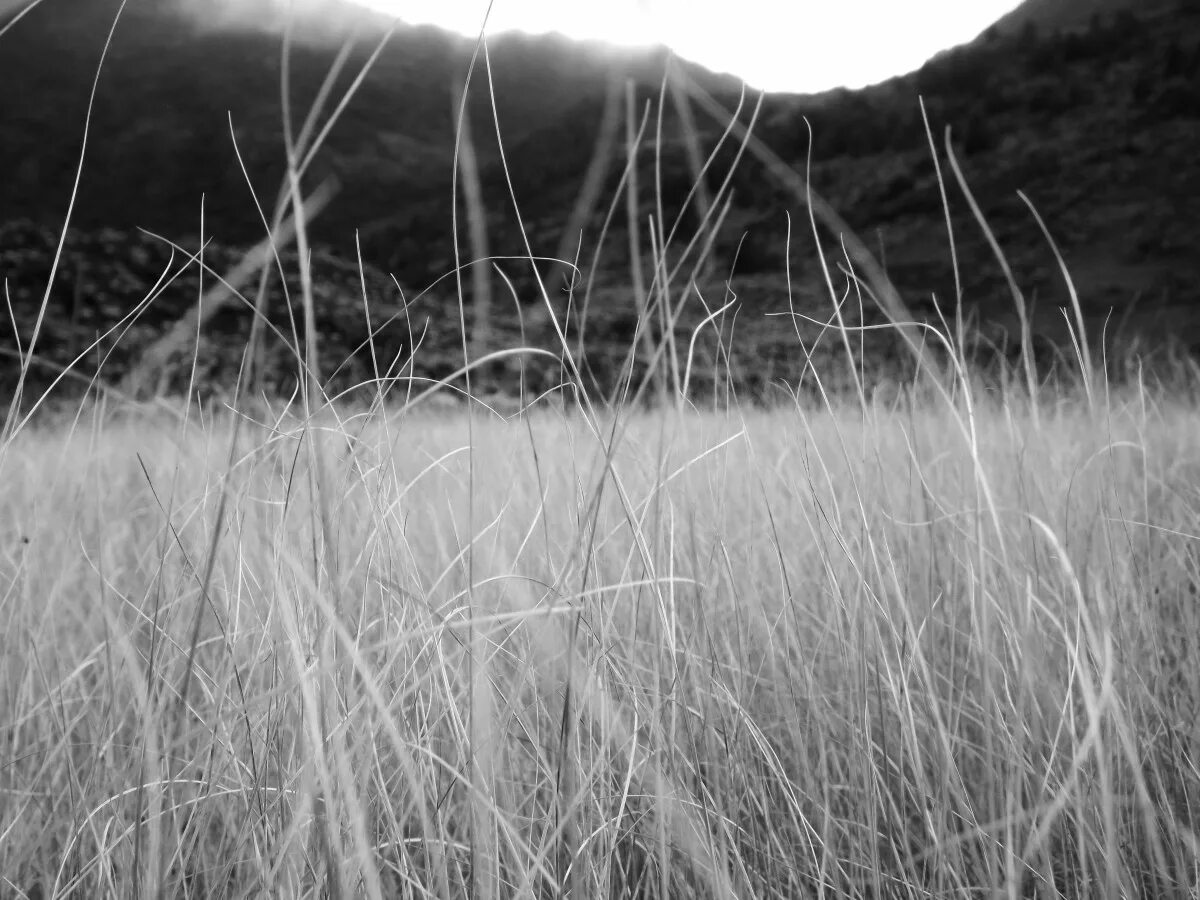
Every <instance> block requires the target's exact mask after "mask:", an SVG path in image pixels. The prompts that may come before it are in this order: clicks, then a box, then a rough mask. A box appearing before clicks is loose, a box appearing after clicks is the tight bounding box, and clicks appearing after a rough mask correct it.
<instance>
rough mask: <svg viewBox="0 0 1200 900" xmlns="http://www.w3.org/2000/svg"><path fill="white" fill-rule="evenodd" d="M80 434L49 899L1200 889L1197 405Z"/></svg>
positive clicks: (49, 585) (912, 399)
mask: <svg viewBox="0 0 1200 900" xmlns="http://www.w3.org/2000/svg"><path fill="white" fill-rule="evenodd" d="M959 387H960V390H959V391H958V393H957V395H955V396H947V397H944V398H942V399H940V400H938V399H931V398H930V397H922V396H918V395H916V394H910V395H908V396H907V398H901V399H898V400H892V401H889V402H888V403H883V402H881V401H875V402H872V401H871V400H869V399H868V400H867V401H866V402H865V403H861V404H855V403H852V402H846V401H839V402H831V403H830V404H828V405H826V406H824V407H813V406H805V405H804V404H801V403H796V404H793V405H791V406H788V405H781V406H779V407H777V408H774V409H770V410H762V409H759V410H749V409H745V410H737V409H734V410H730V411H725V412H711V411H710V412H700V411H696V410H683V411H671V412H661V411H660V412H658V413H647V412H645V411H636V410H615V411H609V412H607V413H597V414H595V415H589V414H586V413H584V412H581V411H578V410H574V411H572V410H563V409H558V410H554V409H552V408H541V409H538V410H535V411H532V412H527V413H526V414H524V415H512V416H509V417H504V416H501V415H499V414H495V413H491V412H488V411H487V410H486V409H483V408H481V407H474V408H472V409H467V408H465V407H464V408H460V409H458V410H457V411H440V412H426V411H423V410H422V409H421V408H419V407H418V408H416V409H413V410H399V411H398V410H395V409H387V408H377V409H363V410H359V411H358V413H357V414H356V415H347V417H346V418H345V419H343V420H338V419H336V418H334V417H333V416H332V413H330V412H329V411H326V413H325V415H324V416H322V417H321V418H319V419H313V420H307V421H306V420H304V419H303V418H302V417H299V416H297V415H295V414H294V411H293V412H290V413H289V414H287V415H284V414H282V413H278V414H276V416H275V417H273V418H272V417H269V416H267V415H266V413H265V410H264V411H263V414H262V415H260V417H259V418H257V419H253V418H242V419H239V417H235V416H234V415H233V414H231V413H229V412H228V411H225V412H221V411H218V412H215V413H211V414H209V415H207V416H205V415H200V414H198V413H193V414H191V415H190V416H189V415H186V414H184V413H180V412H178V411H176V413H175V414H174V415H167V414H164V413H163V412H161V411H153V410H143V411H141V412H136V411H135V412H129V411H124V412H112V411H106V410H104V409H103V408H102V407H101V406H96V407H93V408H89V409H81V410H80V413H79V415H78V417H77V418H76V419H75V420H74V421H61V420H60V421H57V422H54V423H51V424H45V425H35V426H30V427H28V428H27V429H25V430H23V431H21V432H20V433H18V434H16V435H15V436H14V437H13V438H12V439H11V440H10V441H9V443H8V444H7V445H6V446H5V447H4V451H3V457H2V458H0V461H2V466H3V469H2V471H3V480H2V484H3V487H2V488H0V491H2V493H3V496H2V499H0V508H3V509H4V510H5V513H4V516H3V519H2V520H0V547H3V557H2V561H0V574H2V578H3V591H2V593H0V659H3V662H4V678H3V681H2V685H3V687H2V689H0V726H2V728H3V731H2V734H3V746H4V751H3V756H4V760H3V765H0V811H2V813H0V873H3V879H4V880H3V888H2V892H3V893H4V894H5V895H7V896H29V897H63V896H76V897H85V896H88V897H95V896H145V895H156V896H180V897H182V896H194V897H201V896H226V897H249V896H267V895H270V896H284V897H300V896H330V897H336V896H343V897H345V896H367V897H401V896H411V897H422V896H464V897H465V896H476V897H481V896H482V897H521V896H534V897H545V896H563V895H566V894H568V893H569V895H570V896H574V897H590V896H611V897H625V896H627V897H668V896H693V895H695V896H714V897H747V898H749V897H801V896H829V897H885V896H886V897H919V896H920V897H926V896H956V897H967V896H980V895H984V894H987V895H991V896H1011V897H1024V896H1038V897H1056V896H1066V897H1087V896H1112V897H1116V896H1188V895H1189V892H1190V893H1191V895H1193V896H1194V892H1195V891H1196V888H1197V869H1196V865H1197V857H1196V853H1197V849H1198V846H1197V839H1196V835H1195V832H1194V821H1195V811H1196V803H1197V802H1198V801H1200V795H1198V794H1197V790H1198V789H1200V770H1198V768H1197V751H1198V745H1200V728H1198V726H1197V724H1196V723H1197V713H1198V712H1200V710H1198V709H1197V701H1198V699H1200V682H1198V678H1200V676H1198V673H1197V669H1196V666H1195V659H1196V658H1197V650H1198V648H1197V636H1198V635H1200V606H1198V605H1197V596H1196V581H1195V580H1196V577H1197V572H1196V568H1197V557H1196V553H1195V551H1194V547H1195V543H1196V541H1197V539H1198V538H1197V536H1196V532H1197V530H1198V528H1197V524H1196V522H1197V515H1198V512H1200V509H1198V507H1200V496H1198V495H1197V492H1196V473H1197V472H1198V471H1200V455H1198V454H1197V449H1196V448H1197V447H1200V411H1198V410H1197V408H1196V406H1195V404H1194V403H1192V402H1190V401H1187V400H1182V399H1179V398H1172V397H1171V396H1170V395H1167V394H1163V393H1161V392H1160V393H1158V394H1156V392H1154V391H1152V390H1151V389H1149V388H1147V387H1144V386H1143V387H1142V388H1140V389H1137V388H1130V389H1125V390H1122V391H1119V392H1114V393H1113V394H1112V395H1108V396H1103V397H1100V398H1097V399H1096V402H1095V403H1094V404H1092V405H1091V406H1090V407H1089V405H1088V403H1087V402H1086V399H1085V398H1084V397H1083V396H1082V395H1079V394H1077V395H1076V396H1074V397H1070V396H1059V395H1056V397H1055V399H1053V400H1042V401H1040V402H1039V403H1038V404H1036V405H1035V404H1032V403H1030V401H1029V400H1028V398H1024V397H1022V396H1021V395H1020V393H1019V391H1014V392H1012V393H1008V394H997V393H994V392H987V391H984V390H982V389H979V390H975V389H971V387H970V384H969V383H963V384H962V385H960V386H959Z"/></svg>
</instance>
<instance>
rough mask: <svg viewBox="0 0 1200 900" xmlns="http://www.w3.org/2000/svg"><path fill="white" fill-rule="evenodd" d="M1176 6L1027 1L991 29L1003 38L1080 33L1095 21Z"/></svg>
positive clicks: (1165, 0) (1161, 1) (1155, 1)
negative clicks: (1026, 32) (1030, 31)
mask: <svg viewBox="0 0 1200 900" xmlns="http://www.w3.org/2000/svg"><path fill="white" fill-rule="evenodd" d="M1175 6H1176V3H1175V0H1025V2H1024V3H1022V4H1021V5H1020V6H1018V7H1017V8H1016V9H1014V10H1013V11H1012V12H1009V13H1007V14H1005V15H1004V16H1001V17H1000V19H998V20H997V21H996V23H995V25H993V26H992V27H993V28H994V29H995V30H996V32H998V33H1001V34H1016V33H1017V32H1019V31H1021V30H1022V29H1026V28H1028V27H1030V26H1031V25H1032V26H1033V27H1035V28H1038V29H1042V30H1046V31H1080V30H1085V29H1087V28H1089V27H1090V26H1091V24H1092V20H1093V19H1097V18H1098V19H1101V20H1103V19H1107V18H1115V17H1116V16H1118V15H1121V14H1127V15H1138V16H1143V17H1145V16H1152V15H1160V14H1166V13H1169V12H1171V11H1172V10H1174V8H1175Z"/></svg>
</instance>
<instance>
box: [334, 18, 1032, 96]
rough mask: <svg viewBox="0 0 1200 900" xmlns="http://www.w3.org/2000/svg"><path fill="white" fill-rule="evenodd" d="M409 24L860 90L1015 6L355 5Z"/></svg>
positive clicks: (807, 86) (769, 85) (790, 87)
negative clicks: (664, 52) (568, 42)
mask: <svg viewBox="0 0 1200 900" xmlns="http://www.w3.org/2000/svg"><path fill="white" fill-rule="evenodd" d="M357 2H359V3H362V4H363V5H365V6H368V7H371V8H373V9H376V10H379V11H381V12H384V13H388V14H390V15H395V16H397V17H399V18H400V19H402V20H404V21H406V22H409V23H412V24H432V25H439V26H441V27H443V28H447V29H450V30H453V31H457V32H459V33H461V34H465V35H472V36H473V35H477V34H478V33H479V31H480V29H481V27H482V26H483V24H484V20H485V16H486V18H487V29H486V30H487V31H488V33H490V34H495V33H498V32H501V31H507V30H512V29H519V30H521V31H528V32H549V31H557V32H560V33H562V34H565V35H567V36H568V37H573V38H579V39H593V40H600V41H606V42H609V43H613V44H619V45H625V46H645V45H651V44H657V43H661V44H666V45H667V46H669V47H671V48H672V49H674V50H675V51H676V52H677V53H679V54H680V55H681V56H684V57H686V58H688V59H691V60H693V61H695V62H698V63H700V64H701V65H703V66H706V67H708V68H710V69H712V70H714V71H718V72H728V73H730V74H733V75H736V76H738V77H740V78H742V79H744V80H745V81H746V82H747V83H748V84H749V85H750V86H752V87H756V88H761V89H763V90H770V91H794V92H798V93H807V92H815V91H821V90H826V89H829V88H834V87H839V86H844V87H862V86H864V85H867V84H872V83H875V82H878V81H883V80H885V79H887V78H890V77H891V76H893V75H900V74H903V73H905V72H908V71H911V70H913V69H915V68H917V67H919V66H920V65H921V64H922V63H923V62H924V61H925V60H927V59H928V58H929V57H931V56H933V55H934V54H935V53H937V52H938V51H940V50H944V49H946V48H947V47H952V46H954V45H956V44H960V43H963V42H965V41H969V40H971V39H972V38H974V37H975V36H976V35H977V34H979V33H980V32H981V31H983V30H984V29H985V28H986V27H987V26H988V25H989V24H991V23H992V22H994V21H995V20H996V19H998V18H999V17H1000V16H1001V15H1003V14H1004V13H1005V12H1007V11H1009V10H1010V9H1012V8H1013V7H1014V6H1015V5H1016V0H971V2H969V3H964V2H963V0H910V2H907V3H896V2H895V0H856V2H850V0H847V2H844V3H795V2H787V0H784V2H780V0H739V2H737V3H731V2H728V0H722V2H718V0H604V2H599V0H586V2H585V0H495V2H494V3H493V4H492V5H491V11H490V14H488V3H487V0H458V2H452V0H357Z"/></svg>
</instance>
